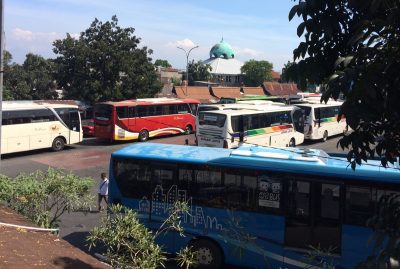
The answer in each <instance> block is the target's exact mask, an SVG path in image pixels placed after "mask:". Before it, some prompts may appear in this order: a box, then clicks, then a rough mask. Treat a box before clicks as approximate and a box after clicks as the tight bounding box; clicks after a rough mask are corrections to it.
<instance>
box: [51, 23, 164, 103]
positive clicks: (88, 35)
mask: <svg viewBox="0 0 400 269" xmlns="http://www.w3.org/2000/svg"><path fill="white" fill-rule="evenodd" d="M134 31H135V29H134V28H132V27H128V28H121V27H120V26H119V25H118V19H117V17H116V16H113V17H112V19H111V21H107V22H105V23H102V22H101V21H99V20H98V19H95V20H94V21H93V22H92V23H91V25H90V27H89V28H88V29H86V30H85V31H84V32H82V33H81V35H80V37H79V38H78V39H74V38H73V37H72V36H71V35H70V34H67V37H66V38H65V39H63V40H56V41H55V42H54V43H53V45H54V48H53V51H54V53H56V54H57V55H59V56H58V57H57V58H56V60H55V61H56V63H57V64H58V67H59V70H58V73H57V81H58V83H59V85H60V86H61V87H63V88H64V90H65V91H66V97H67V98H71V99H78V100H86V101H88V102H91V103H95V102H98V101H107V100H112V101H118V100H125V99H134V98H141V97H153V96H154V95H155V94H156V93H158V92H159V91H160V90H161V87H162V85H161V83H160V82H159V81H158V78H157V74H156V71H155V67H154V65H153V64H152V62H151V58H150V57H149V55H150V54H152V50H150V49H147V47H142V48H139V47H138V46H139V43H140V38H138V37H136V36H135V35H134Z"/></svg>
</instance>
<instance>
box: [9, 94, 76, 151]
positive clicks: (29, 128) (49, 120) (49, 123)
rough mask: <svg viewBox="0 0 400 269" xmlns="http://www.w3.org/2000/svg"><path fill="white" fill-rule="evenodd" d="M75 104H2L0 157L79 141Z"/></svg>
mask: <svg viewBox="0 0 400 269" xmlns="http://www.w3.org/2000/svg"><path fill="white" fill-rule="evenodd" d="M82 137H83V133H82V126H81V118H80V115H79V111H78V106H76V105H65V104H49V103H45V102H39V101H36V102H35V101H3V106H2V129H1V154H5V153H13V152H19V151H27V150H33V149H42V148H52V149H53V150H54V151H59V150H62V149H63V148H64V146H65V145H68V144H74V143H79V142H81V141H82Z"/></svg>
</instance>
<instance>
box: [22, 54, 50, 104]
mask: <svg viewBox="0 0 400 269" xmlns="http://www.w3.org/2000/svg"><path fill="white" fill-rule="evenodd" d="M22 68H23V70H24V71H25V80H26V83H27V84H28V87H29V89H30V94H31V97H32V98H31V99H35V100H38V99H55V98H57V96H58V95H57V93H56V91H55V87H56V85H55V82H54V71H55V66H54V63H53V61H51V60H46V59H45V58H43V57H42V56H39V55H35V54H32V53H28V54H27V55H26V59H25V61H24V63H23V64H22Z"/></svg>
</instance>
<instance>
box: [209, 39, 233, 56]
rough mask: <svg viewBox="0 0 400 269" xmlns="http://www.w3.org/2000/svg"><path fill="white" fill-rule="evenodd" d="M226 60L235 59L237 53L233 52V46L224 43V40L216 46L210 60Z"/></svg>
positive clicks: (211, 51)
mask: <svg viewBox="0 0 400 269" xmlns="http://www.w3.org/2000/svg"><path fill="white" fill-rule="evenodd" d="M221 57H222V58H225V59H232V58H235V52H234V51H233V49H232V47H231V45H229V44H228V43H226V42H224V39H223V38H222V40H221V42H219V43H218V44H215V45H214V46H213V47H212V48H211V50H210V58H221Z"/></svg>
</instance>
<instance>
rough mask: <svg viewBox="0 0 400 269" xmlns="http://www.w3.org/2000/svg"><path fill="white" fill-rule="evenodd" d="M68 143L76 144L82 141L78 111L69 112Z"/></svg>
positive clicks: (71, 110)
mask: <svg viewBox="0 0 400 269" xmlns="http://www.w3.org/2000/svg"><path fill="white" fill-rule="evenodd" d="M67 125H68V127H69V140H70V141H69V143H70V144H72V143H77V142H80V141H82V136H83V132H81V117H80V114H79V111H78V109H70V110H69V123H67Z"/></svg>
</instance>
